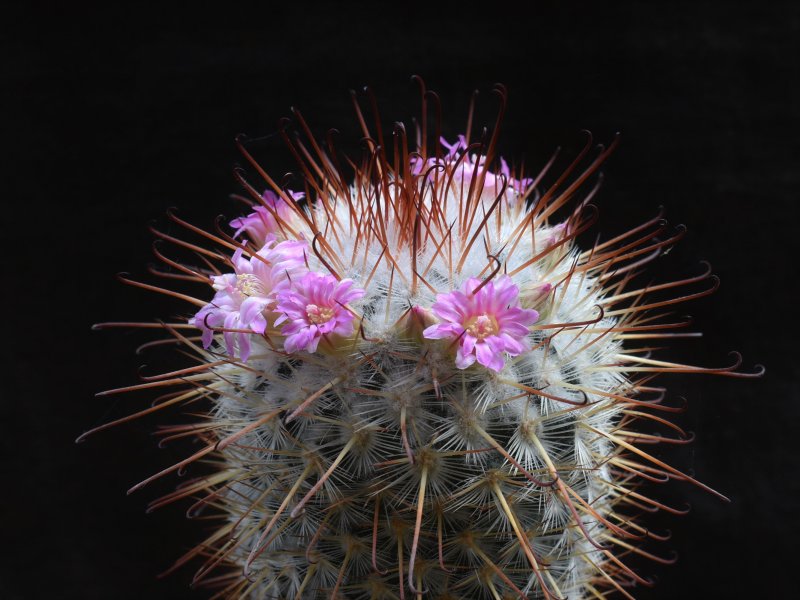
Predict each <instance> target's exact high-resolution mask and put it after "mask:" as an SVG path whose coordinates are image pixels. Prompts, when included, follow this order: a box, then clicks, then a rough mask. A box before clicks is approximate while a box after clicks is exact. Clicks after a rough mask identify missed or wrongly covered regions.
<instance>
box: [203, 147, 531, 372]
mask: <svg viewBox="0 0 800 600" xmlns="http://www.w3.org/2000/svg"><path fill="white" fill-rule="evenodd" d="M442 143H443V144H445V145H446V147H447V148H448V150H449V152H448V154H447V156H446V157H445V159H444V160H446V161H452V160H455V156H456V153H457V152H458V151H460V150H466V148H467V146H466V140H465V139H464V137H463V136H459V141H458V142H457V143H456V144H452V145H450V144H447V143H446V142H445V141H444V140H442ZM462 156H465V155H462ZM481 158H483V157H480V158H479V157H474V156H473V157H472V158H467V159H464V161H463V168H461V169H459V171H460V172H461V176H462V177H463V180H466V179H467V178H469V177H471V172H470V169H474V168H475V167H476V166H477V165H478V164H480V159H481ZM432 160H436V159H432ZM503 165H504V167H505V169H506V170H508V166H507V165H506V164H505V162H504V163H503ZM418 166H419V165H418V164H417V167H418ZM417 167H415V168H417ZM492 177H494V176H493V175H492ZM499 181H500V177H499V176H498V177H497V178H496V180H495V179H493V180H492V181H491V182H489V181H487V182H486V186H487V187H491V186H494V185H503V184H500V183H499ZM506 181H508V182H510V183H511V185H512V186H514V188H516V187H517V186H520V185H526V183H527V180H526V181H518V180H515V179H513V178H511V177H510V175H508V177H507V179H506ZM288 194H289V196H290V197H291V198H292V200H293V201H297V200H300V199H302V198H303V194H302V193H297V192H291V191H289V192H288ZM262 199H263V202H264V205H263V206H256V207H254V211H253V212H252V213H250V214H249V215H247V216H246V217H242V218H239V219H235V220H233V221H231V223H230V225H231V227H234V228H236V232H235V234H234V235H235V237H238V236H241V235H242V233H245V232H246V233H247V234H248V236H249V237H250V238H251V239H252V240H253V241H254V242H255V243H256V244H261V247H260V249H259V250H258V251H257V252H254V253H250V257H249V258H246V257H245V256H244V253H245V250H244V249H243V248H240V249H238V250H237V251H236V253H235V254H234V255H233V257H232V264H233V268H234V272H233V273H225V274H223V275H218V276H214V277H213V278H212V279H213V287H214V289H215V290H216V294H215V296H214V298H213V299H212V301H211V302H209V303H208V304H206V305H205V306H204V307H203V308H202V309H201V310H200V311H199V312H198V313H197V314H196V315H195V316H194V318H193V319H192V323H193V324H194V326H195V327H197V328H199V329H200V330H201V331H202V333H203V335H202V341H203V345H204V347H206V348H208V347H209V346H210V345H211V343H212V341H213V339H214V333H215V332H219V333H222V334H223V338H224V340H225V345H226V348H227V351H228V353H229V354H230V355H231V356H238V357H239V358H240V359H241V360H243V361H246V360H247V358H248V357H249V356H250V354H251V336H252V335H253V334H262V335H263V334H266V333H267V330H268V329H272V328H278V327H280V329H279V334H280V336H281V337H282V338H283V350H284V351H285V352H288V353H293V352H298V351H305V352H310V353H313V352H316V351H317V348H318V345H319V343H320V340H321V339H323V338H325V339H326V340H327V341H328V342H329V343H330V344H333V345H335V344H336V340H337V339H339V338H341V337H346V336H351V335H352V334H353V332H354V320H355V319H356V318H357V316H358V315H357V312H356V311H355V310H354V308H353V307H351V306H348V305H349V304H350V303H352V302H355V301H357V300H359V299H361V298H363V297H364V296H365V295H366V290H364V289H362V288H359V287H357V286H356V284H355V282H354V281H353V280H351V279H342V280H338V279H337V278H336V277H335V276H334V275H332V274H330V273H326V272H320V271H313V270H310V269H309V267H308V250H309V247H308V242H307V241H306V240H304V239H283V240H280V238H281V236H282V230H281V227H280V223H279V221H282V222H285V223H286V222H290V221H291V220H292V217H293V209H291V208H290V207H289V206H288V205H287V204H286V202H285V201H284V200H283V199H282V198H280V197H279V196H277V195H276V194H274V193H273V192H271V191H267V192H265V193H264V195H263V197H262ZM276 217H277V219H276ZM279 240H280V241H279ZM416 309H417V311H418V312H420V313H422V314H424V315H426V316H427V318H428V320H429V321H431V322H432V324H431V325H430V326H429V327H427V328H425V329H424V331H423V332H422V335H423V337H424V338H427V339H432V340H445V341H449V347H450V348H453V349H455V364H456V367H458V368H459V369H465V368H467V367H469V366H471V365H473V364H474V363H475V362H477V363H479V364H481V365H483V366H484V367H487V368H489V369H492V370H494V371H501V370H502V369H503V367H504V365H505V358H504V353H506V354H508V355H510V356H518V355H520V354H522V353H523V352H526V351H527V350H529V349H530V343H529V340H528V334H529V332H530V330H529V326H530V325H532V324H533V323H535V322H536V321H537V320H538V319H539V313H538V312H537V311H535V310H532V309H525V308H521V307H520V302H519V288H518V287H517V286H516V285H515V284H514V283H513V281H512V280H511V278H510V277H508V276H506V275H503V276H500V277H497V278H496V279H494V280H489V281H481V280H480V279H477V278H474V277H473V278H469V279H467V280H466V281H465V282H464V283H463V284H462V285H461V288H460V289H457V290H452V291H450V292H447V293H441V294H438V295H437V298H436V302H434V303H433V304H432V306H430V307H429V308H428V307H416Z"/></svg>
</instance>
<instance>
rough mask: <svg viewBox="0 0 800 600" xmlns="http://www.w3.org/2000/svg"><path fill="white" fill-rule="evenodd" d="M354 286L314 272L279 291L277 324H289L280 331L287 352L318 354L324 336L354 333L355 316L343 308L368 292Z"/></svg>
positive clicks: (349, 281) (345, 280) (352, 283)
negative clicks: (303, 351)
mask: <svg viewBox="0 0 800 600" xmlns="http://www.w3.org/2000/svg"><path fill="white" fill-rule="evenodd" d="M353 285H354V282H353V281H352V280H351V279H343V280H341V281H336V278H335V277H333V275H327V274H325V273H318V272H315V271H311V272H308V273H306V274H305V275H303V277H302V278H300V279H298V280H295V281H293V283H292V286H291V287H290V288H288V289H283V290H281V291H280V292H278V304H277V306H276V308H275V311H276V312H279V313H281V316H280V317H278V318H277V319H276V320H275V324H276V325H278V324H280V323H283V322H284V321H289V323H288V324H287V325H284V327H283V329H281V333H282V334H283V335H285V336H286V340H285V341H284V343H283V348H284V350H286V352H296V351H298V350H305V351H306V352H316V350H317V345H318V344H319V339H320V338H321V337H322V336H323V335H328V334H338V335H349V334H350V333H352V332H353V314H352V313H351V312H350V311H349V310H348V309H347V308H345V306H344V305H345V304H347V303H348V302H352V301H353V300H357V299H359V298H361V297H363V296H364V294H365V293H366V292H365V291H364V290H362V289H360V288H354V287H353Z"/></svg>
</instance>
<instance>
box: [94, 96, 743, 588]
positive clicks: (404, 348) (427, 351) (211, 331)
mask: <svg viewBox="0 0 800 600" xmlns="http://www.w3.org/2000/svg"><path fill="white" fill-rule="evenodd" d="M497 92H498V96H499V98H500V100H501V104H502V106H503V108H502V109H501V111H500V117H499V118H498V121H497V124H496V125H497V126H496V127H495V128H494V129H493V131H492V133H491V135H487V134H485V133H484V136H483V137H482V138H480V139H477V140H473V139H472V134H471V129H472V127H471V123H469V124H468V126H467V132H466V134H465V135H463V136H459V138H458V140H457V141H456V142H455V143H452V144H451V143H448V142H447V141H446V140H445V139H443V138H440V137H438V127H437V139H432V138H431V137H429V135H428V131H427V129H428V124H427V121H426V116H427V113H428V109H429V106H427V104H428V103H429V102H431V101H432V99H433V100H435V99H436V97H435V95H431V94H429V93H426V92H425V90H424V87H423V93H422V98H423V106H422V115H423V118H422V120H421V126H420V127H419V130H418V132H417V142H416V146H415V149H414V150H413V151H411V150H409V140H408V138H407V135H406V131H405V129H404V128H403V127H402V126H401V125H399V124H398V125H397V126H396V127H395V129H394V131H393V132H392V136H391V138H384V135H383V133H382V132H381V131H375V132H374V134H375V137H373V132H371V131H370V130H369V128H368V127H367V125H366V122H367V120H366V119H365V117H364V114H363V113H362V111H361V108H360V106H359V104H358V102H357V101H356V102H355V103H354V104H355V107H356V111H357V116H358V119H359V122H360V123H361V125H362V128H363V134H364V136H365V139H366V146H365V148H366V150H365V153H364V156H363V157H362V158H361V160H360V161H359V162H354V161H349V160H348V161H347V163H348V164H349V166H350V170H351V171H352V173H348V174H345V171H344V169H343V168H342V166H341V165H342V163H343V162H344V161H343V159H342V158H341V157H340V156H339V155H338V153H337V152H336V149H335V148H334V147H333V143H332V139H331V138H330V137H329V138H328V140H327V144H325V148H324V149H323V147H322V146H321V145H320V144H318V143H317V142H316V141H315V140H314V139H313V138H312V137H311V136H310V133H309V128H308V127H307V125H306V124H305V121H304V120H303V118H302V116H301V115H300V114H299V112H295V116H296V119H297V121H298V123H299V124H300V126H301V128H302V130H303V131H304V132H305V133H306V134H307V140H306V141H305V142H304V141H302V140H301V139H300V137H299V136H298V137H297V138H296V139H290V137H289V136H288V135H286V134H285V133H283V137H284V139H285V141H286V143H287V144H288V145H289V147H290V148H291V150H292V152H293V153H294V155H295V156H296V157H297V159H298V161H299V163H300V166H301V169H300V171H299V172H300V173H302V174H303V184H304V190H302V191H292V190H288V189H284V188H282V187H280V186H279V185H277V184H276V182H275V181H274V180H273V179H272V178H271V177H270V176H269V175H268V174H267V173H266V172H265V171H264V170H262V169H261V167H259V166H258V164H257V163H256V162H255V160H253V159H252V158H251V155H250V153H249V151H248V149H247V147H246V144H245V141H244V140H242V139H240V140H238V144H239V147H240V149H241V151H242V153H243V154H244V156H245V157H246V158H247V159H248V160H249V161H250V162H251V163H252V165H253V167H254V168H255V170H256V171H257V172H258V174H259V175H260V176H261V177H262V178H263V179H264V180H265V181H266V185H267V191H265V192H263V193H261V192H259V191H257V188H256V187H253V186H252V185H251V184H249V183H248V182H247V181H245V180H244V178H243V177H242V176H241V174H239V173H237V176H239V177H240V180H241V182H242V183H243V184H244V187H245V189H246V190H247V191H248V192H249V194H250V203H251V204H252V207H251V209H250V211H249V213H248V214H247V215H246V216H243V217H241V218H239V219H236V220H234V221H233V222H231V226H232V228H233V230H235V233H233V235H229V234H228V233H225V232H224V231H222V230H220V231H218V232H217V233H215V234H211V233H207V232H204V231H202V230H200V229H198V228H197V227H195V226H193V225H190V224H188V223H186V222H185V221H183V220H182V219H180V218H178V217H177V216H175V215H171V218H172V219H173V220H174V221H175V222H177V223H179V224H180V225H182V226H185V227H186V228H187V229H188V230H190V231H191V232H193V233H194V234H198V235H200V236H202V238H203V239H204V240H205V241H207V242H208V241H210V242H212V243H213V244H214V245H215V246H216V249H213V250H211V249H208V248H207V247H205V246H200V245H197V244H194V243H190V242H185V241H182V240H178V239H177V238H174V237H171V236H168V235H166V234H163V233H160V232H156V235H158V236H159V237H161V238H164V239H166V240H168V241H170V242H172V243H175V244H177V245H179V246H181V247H183V248H184V249H188V250H190V251H192V252H194V253H196V255H197V256H199V258H200V260H201V263H202V264H201V266H188V265H186V264H183V263H179V262H176V261H172V260H171V259H168V258H167V257H162V258H163V259H164V260H165V261H166V262H167V264H169V265H170V266H171V267H172V268H173V269H177V270H179V271H180V272H181V275H180V277H181V278H184V279H188V280H191V281H195V282H199V283H206V284H209V285H211V286H212V287H213V293H214V296H213V299H212V300H211V301H210V302H209V301H207V300H204V299H196V298H194V297H191V296H188V295H185V294H177V292H172V291H167V290H161V289H160V288H156V287H155V286H151V285H148V284H141V283H138V282H133V281H130V282H129V283H132V284H134V285H138V286H140V287H146V288H148V289H151V290H157V291H165V292H166V293H169V294H171V295H178V296H180V297H181V298H183V299H185V300H187V301H189V302H191V303H193V304H195V305H196V306H197V307H198V308H199V310H198V311H197V312H196V313H195V314H194V315H192V316H191V317H190V318H189V322H188V324H187V323H185V322H184V323H161V324H151V325H148V326H153V327H163V328H164V329H165V330H167V331H168V332H169V334H170V335H171V336H172V337H173V338H175V339H177V340H179V341H180V342H181V343H182V344H183V345H184V347H185V348H186V349H187V350H189V351H190V352H191V353H192V354H193V356H194V357H195V359H196V364H194V365H192V366H190V367H187V368H186V369H184V370H182V371H178V372H172V373H167V374H164V375H163V376H157V377H153V378H150V379H151V380H152V381H148V382H147V383H145V384H142V385H140V386H133V387H132V388H124V389H125V390H130V389H138V388H141V387H154V386H178V391H175V392H173V393H170V394H168V395H167V396H165V397H164V400H163V401H162V402H161V403H160V404H159V407H163V406H168V405H174V404H183V403H187V402H194V401H196V400H199V399H205V400H208V401H210V404H211V408H210V410H209V412H208V416H207V417H206V418H205V419H204V420H202V421H201V422H200V423H194V424H192V425H186V426H184V425H181V426H174V427H168V428H165V429H164V431H165V433H166V434H167V435H170V436H185V435H194V436H196V437H197V439H199V440H200V441H201V442H202V444H203V447H202V449H201V450H200V451H198V452H197V453H196V454H194V455H192V456H190V457H189V458H187V459H186V460H184V461H182V462H181V463H179V464H178V465H175V467H173V468H172V469H168V470H167V471H166V472H169V471H173V470H177V469H178V468H181V467H183V466H185V465H187V464H189V463H190V462H193V461H195V460H198V459H201V458H203V457H205V458H206V459H210V460H212V464H213V465H214V471H213V472H212V473H211V474H209V475H206V476H202V477H199V478H197V479H194V480H191V481H189V482H187V483H186V484H185V485H183V486H182V487H181V488H179V489H178V490H177V491H176V492H175V493H173V494H171V495H169V496H167V497H166V498H163V499H161V500H159V501H157V502H155V503H154V504H155V505H157V506H160V505H163V504H166V503H169V502H172V501H175V500H177V499H180V498H186V497H196V498H197V503H196V504H195V506H194V508H193V509H192V513H197V512H199V511H201V510H205V511H214V512H216V513H218V514H219V515H221V516H222V524H221V526H220V528H219V530H218V531H216V532H215V533H213V534H212V535H211V536H209V538H208V539H207V540H205V541H204V542H203V543H202V544H201V545H200V546H198V547H197V548H196V549H194V550H192V551H191V552H189V553H188V554H187V555H186V557H184V558H183V559H181V560H179V561H178V565H180V564H183V563H185V562H186V561H187V560H188V559H189V558H194V557H200V558H202V559H203V562H202V566H201V567H200V569H199V571H198V572H197V574H196V576H195V580H196V581H205V582H207V583H209V584H210V585H215V586H217V587H218V588H219V594H220V595H222V596H245V597H250V596H252V597H258V598H376V599H383V598H386V599H389V598H391V599H396V598H418V597H424V598H440V599H445V598H494V599H500V598H548V599H555V598H565V599H566V598H570V599H577V598H588V597H599V598H602V597H605V595H606V594H607V593H609V592H611V591H618V592H621V593H622V594H623V595H624V596H626V597H630V592H629V591H628V587H629V586H630V585H631V584H632V583H635V582H638V583H647V580H645V579H643V578H642V577H640V576H639V575H637V574H636V573H634V571H633V570H631V568H630V567H629V566H628V565H627V564H626V563H625V562H624V561H623V560H621V559H620V558H619V557H618V554H619V553H623V554H630V553H637V554H640V555H643V556H646V557H650V558H656V559H657V557H655V556H654V555H652V554H650V553H649V552H647V551H645V550H642V549H640V545H641V544H642V542H643V541H644V540H646V539H647V538H655V537H657V536H656V535H655V534H653V533H651V532H649V531H648V530H647V529H645V528H644V527H642V526H641V525H639V524H637V523H636V522H634V521H633V520H632V519H631V518H630V516H629V515H630V513H631V512H637V511H638V510H639V509H641V508H647V509H650V508H653V509H655V508H665V507H663V505H661V504H660V503H658V502H657V501H655V500H652V499H650V498H649V497H647V496H645V495H644V494H642V493H640V492H639V491H637V489H638V486H639V483H640V482H641V481H642V480H650V481H660V480H666V479H679V480H686V481H690V482H692V483H695V484H696V485H699V486H701V487H705V486H703V484H701V483H699V482H697V481H696V480H694V479H693V478H692V477H690V476H688V475H686V474H684V473H682V472H680V471H678V470H676V469H674V468H672V467H670V466H668V465H666V464H664V463H662V462H660V461H659V460H657V459H655V458H653V457H652V456H651V455H650V454H649V453H648V452H646V451H645V450H642V449H641V448H640V447H639V444H640V443H642V442H644V443H652V442H658V441H663V440H667V439H668V438H667V436H666V434H664V435H663V436H662V435H660V434H654V435H644V434H640V433H637V431H636V427H635V423H636V422H637V421H642V420H645V421H647V422H648V423H651V424H662V425H665V426H666V430H667V431H670V432H671V433H673V434H676V435H677V439H678V440H683V439H684V438H685V435H684V433H683V432H682V431H681V430H680V428H678V427H677V426H675V425H672V424H670V423H669V422H668V421H667V420H666V419H665V416H668V414H669V413H670V412H674V411H675V410H676V409H674V408H672V407H670V406H667V405H664V404H663V403H662V402H661V401H662V399H663V396H664V392H663V389H662V388H658V387H655V386H654V385H653V384H652V382H651V379H652V377H653V375H654V374H657V373H661V372H668V371H678V372H713V373H721V374H727V375H741V376H744V375H743V374H741V373H738V372H736V369H737V368H738V363H739V361H738V360H737V362H736V364H735V365H733V366H731V367H726V368H721V369H702V368H696V367H689V366H686V365H682V364H676V363H670V362H666V361H662V360H656V359H654V358H650V357H649V356H648V347H647V346H646V344H648V343H650V340H651V339H653V338H658V337H663V336H664V335H678V334H675V333H667V332H670V330H672V329H675V328H680V327H681V326H683V325H685V323H682V322H674V320H670V318H669V316H668V314H669V312H670V309H671V306H672V305H674V304H676V303H679V302H683V301H686V300H689V299H692V298H696V297H699V296H703V295H706V294H708V293H710V292H711V291H712V290H713V289H714V288H715V287H716V280H715V279H714V278H713V276H711V275H710V272H705V273H703V274H702V275H700V276H695V277H690V278H687V279H685V280H681V281H673V282H669V283H663V284H660V285H654V286H649V287H646V288H637V287H636V285H635V284H634V282H635V275H636V274H637V273H638V272H639V271H640V270H641V268H642V267H643V266H644V265H645V264H646V263H648V262H649V261H651V260H653V259H654V258H655V257H656V256H658V255H659V254H660V253H662V252H663V251H665V250H666V249H668V248H669V247H670V246H671V245H672V244H674V243H675V242H676V241H677V240H678V239H679V238H680V237H681V236H682V235H683V231H682V230H681V229H677V230H672V231H671V230H670V229H669V228H668V226H667V224H666V223H665V222H664V221H663V220H662V218H661V215H658V216H656V217H655V218H653V219H652V220H650V221H648V222H646V223H644V224H642V225H641V226H639V227H637V228H635V229H633V230H631V231H628V232H626V233H623V234H621V235H618V236H617V237H615V238H613V239H611V240H608V241H605V242H602V243H600V242H598V243H595V244H594V245H593V246H592V247H591V248H589V249H586V250H580V249H579V248H577V247H576V245H575V243H574V242H575V239H576V237H577V236H579V235H580V234H581V233H582V232H584V231H586V230H587V229H588V228H589V227H590V226H591V225H592V224H593V223H594V220H595V217H596V211H595V210H594V208H593V207H592V206H591V205H590V204H589V201H590V200H591V198H592V197H593V195H594V194H595V192H596V190H597V186H595V187H590V186H587V182H590V181H592V180H596V173H597V170H598V168H599V166H600V165H601V163H602V162H603V161H604V160H605V158H606V157H607V156H608V155H609V154H610V153H611V152H612V151H613V149H614V147H615V146H616V144H617V140H616V139H615V140H614V142H613V143H612V144H611V145H610V146H609V147H608V148H600V149H599V150H596V151H593V148H592V140H591V137H589V138H588V139H587V142H586V146H585V147H584V149H583V150H582V151H581V152H580V154H579V155H578V156H577V157H576V158H575V159H574V161H573V162H572V164H570V165H569V167H568V168H567V169H566V170H565V171H564V172H563V173H562V174H561V175H559V176H557V177H556V178H554V180H553V181H552V183H550V184H549V185H544V183H543V182H545V181H546V180H548V179H549V178H550V177H549V174H548V171H549V169H550V167H551V166H552V164H553V162H554V161H553V160H551V161H550V162H549V163H548V164H547V165H546V166H545V168H544V169H542V171H541V172H540V173H538V174H537V175H536V176H535V177H534V178H528V177H526V176H525V174H524V173H522V172H519V171H518V170H515V169H512V168H510V167H509V166H508V164H507V163H506V162H505V161H504V160H503V159H502V158H499V157H498V153H497V136H498V132H499V125H500V121H501V117H502V113H503V112H504V107H505V91H504V90H503V89H502V88H498V90H497ZM354 99H355V97H354ZM373 110H374V103H373ZM376 118H377V115H376ZM378 121H379V119H378ZM593 152H594V155H593V156H592V153H593ZM554 158H555V157H554ZM258 187H260V186H258ZM556 215H562V219H561V220H560V221H559V222H557V223H554V219H555V217H556ZM171 276H172V277H175V275H174V273H173V274H171ZM703 283H706V285H703ZM708 283H710V284H711V285H709V284H708ZM686 288H688V289H689V291H687V292H682V293H681V294H679V295H677V296H673V297H667V298H666V299H664V297H663V295H662V296H660V297H659V298H654V297H653V294H656V293H661V292H663V291H665V290H669V291H674V290H683V289H686ZM104 325H105V326H109V325H113V324H104ZM187 330H188V331H187ZM197 330H199V335H194V333H195V331H197ZM187 383H188V384H189V385H188V388H187V385H186V384H187ZM145 412H147V411H145ZM660 415H664V416H660ZM109 425H113V423H112V424H109ZM107 426H108V425H106V426H103V428H105V427H107ZM669 441H672V440H669ZM163 474H164V473H159V474H157V475H155V476H153V478H155V477H158V476H160V475H163ZM153 478H150V479H148V480H146V481H145V482H142V483H141V484H139V485H138V486H136V487H135V488H134V489H136V488H138V487H141V486H142V485H144V484H145V483H147V482H148V481H150V480H152V479H153ZM706 489H708V488H706ZM710 491H712V492H713V490H710ZM713 493H716V492H713ZM666 508H668V507H666ZM659 560H663V559H659Z"/></svg>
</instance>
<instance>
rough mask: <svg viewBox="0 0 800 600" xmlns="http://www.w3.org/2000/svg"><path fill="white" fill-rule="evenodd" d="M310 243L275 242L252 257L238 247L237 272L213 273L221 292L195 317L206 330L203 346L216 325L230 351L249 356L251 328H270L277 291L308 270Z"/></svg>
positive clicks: (202, 328)
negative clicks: (267, 315) (268, 319)
mask: <svg viewBox="0 0 800 600" xmlns="http://www.w3.org/2000/svg"><path fill="white" fill-rule="evenodd" d="M307 247H308V244H307V243H306V242H305V241H303V240H286V241H284V242H281V243H280V244H277V245H274V244H273V243H272V242H271V243H269V244H267V245H266V246H264V248H262V249H261V250H260V251H259V252H258V253H257V256H253V257H251V258H249V259H248V258H244V256H243V252H244V251H243V249H241V248H240V249H239V250H237V251H236V253H235V254H234V255H233V258H232V262H233V269H234V272H233V273H225V274H223V275H217V276H214V277H212V281H213V287H214V289H215V290H216V291H217V293H216V294H215V295H214V298H213V299H212V300H211V302H209V303H208V304H206V305H205V306H204V307H203V308H201V309H200V310H199V311H198V312H197V314H196V315H195V316H194V318H193V319H192V324H193V325H194V326H195V327H197V328H198V329H200V330H201V331H202V332H203V333H202V342H203V347H204V348H208V347H209V346H210V345H211V342H212V340H213V338H214V330H215V329H222V330H223V332H222V333H223V338H224V340H225V347H226V348H227V351H228V354H230V355H231V356H236V355H237V354H238V356H239V357H240V358H241V359H242V360H247V358H248V357H249V356H250V351H251V347H250V334H251V332H252V333H264V332H265V331H266V328H267V318H266V314H265V313H266V311H267V310H268V309H269V308H270V307H272V306H274V304H275V296H276V294H277V293H278V292H279V291H280V290H282V289H284V288H286V287H288V286H289V282H290V279H291V277H292V275H295V276H299V275H301V274H302V272H303V271H305V270H306V267H305V251H306V248H307Z"/></svg>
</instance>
